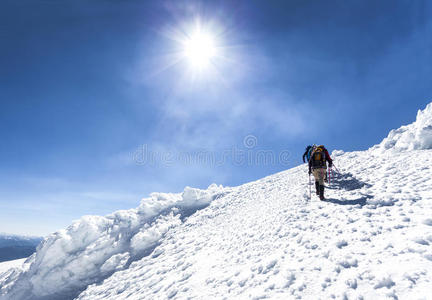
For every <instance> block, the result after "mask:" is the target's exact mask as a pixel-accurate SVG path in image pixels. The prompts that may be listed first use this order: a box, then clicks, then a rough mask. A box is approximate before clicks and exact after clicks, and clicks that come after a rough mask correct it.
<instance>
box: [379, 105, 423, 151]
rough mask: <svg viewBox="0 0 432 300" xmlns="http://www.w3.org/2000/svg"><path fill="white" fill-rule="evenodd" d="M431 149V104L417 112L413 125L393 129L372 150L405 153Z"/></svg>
mask: <svg viewBox="0 0 432 300" xmlns="http://www.w3.org/2000/svg"><path fill="white" fill-rule="evenodd" d="M425 149H432V103H429V104H428V105H427V106H426V108H425V109H424V110H419V111H418V112H417V118H416V121H415V122H414V123H411V124H409V125H405V126H402V127H400V128H399V129H393V130H392V131H390V133H389V135H388V136H387V137H386V138H385V139H384V140H383V141H382V142H381V143H380V144H379V145H376V146H374V147H372V150H375V151H379V152H383V151H386V150H396V151H406V150H408V151H409V150H425Z"/></svg>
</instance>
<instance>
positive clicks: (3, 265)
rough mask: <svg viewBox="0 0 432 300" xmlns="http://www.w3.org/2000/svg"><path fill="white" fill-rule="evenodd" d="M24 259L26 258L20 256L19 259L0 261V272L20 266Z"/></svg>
mask: <svg viewBox="0 0 432 300" xmlns="http://www.w3.org/2000/svg"><path fill="white" fill-rule="evenodd" d="M25 260H26V258H21V259H15V260H9V261H4V262H0V274H2V273H4V272H6V271H8V270H9V269H11V268H20V267H21V266H22V264H23V263H24V261H25Z"/></svg>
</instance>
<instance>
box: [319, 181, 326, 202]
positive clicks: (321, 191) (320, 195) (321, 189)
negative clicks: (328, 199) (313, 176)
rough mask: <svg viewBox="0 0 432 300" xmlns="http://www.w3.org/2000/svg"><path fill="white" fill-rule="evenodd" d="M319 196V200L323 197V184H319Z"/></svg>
mask: <svg viewBox="0 0 432 300" xmlns="http://www.w3.org/2000/svg"><path fill="white" fill-rule="evenodd" d="M319 197H320V200H324V199H325V198H324V186H323V185H320V187H319Z"/></svg>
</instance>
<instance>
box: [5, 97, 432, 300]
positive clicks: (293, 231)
mask: <svg viewBox="0 0 432 300" xmlns="http://www.w3.org/2000/svg"><path fill="white" fill-rule="evenodd" d="M431 114H432V106H431V105H428V107H427V109H426V110H425V111H424V112H420V113H419V114H418V119H417V121H416V122H415V123H413V124H411V125H408V126H404V127H403V128H405V129H404V131H403V132H402V131H401V132H400V135H395V134H390V135H389V137H388V138H387V139H385V140H384V141H383V142H382V143H381V144H380V145H377V146H376V147H373V148H371V149H370V150H368V151H361V152H360V151H359V152H343V151H335V152H333V155H334V159H335V165H336V167H337V168H338V169H339V171H340V173H338V172H335V174H334V178H333V183H332V184H331V186H330V187H329V188H328V189H326V196H327V200H326V201H323V202H322V201H319V199H318V198H317V197H316V196H315V195H312V199H311V200H309V187H308V175H307V167H306V166H305V165H302V166H299V167H296V168H293V169H290V170H287V171H285V172H281V173H278V174H275V175H272V176H269V177H266V178H263V179H261V180H258V181H256V182H251V183H248V184H244V185H241V186H238V187H234V188H222V187H218V186H216V185H212V186H210V187H209V189H207V190H199V189H192V188H186V189H185V191H184V192H183V193H182V194H162V193H157V194H156V193H155V194H152V195H151V197H150V198H148V199H144V200H143V201H142V203H141V205H140V206H139V207H138V208H136V209H131V210H127V211H118V212H115V213H113V214H112V215H109V216H106V217H97V216H85V217H83V218H82V219H81V220H79V221H77V222H75V223H74V224H72V225H71V226H70V227H69V228H67V229H66V230H62V231H59V232H57V233H55V234H53V235H51V236H49V237H48V238H47V239H45V241H44V242H43V243H42V244H41V245H39V247H38V249H37V252H36V253H35V254H34V255H33V256H32V257H30V258H29V259H28V260H27V261H26V263H25V264H24V267H23V268H22V269H12V271H11V270H9V271H7V272H6V273H3V274H0V288H1V290H0V299H72V298H76V299H92V300H93V299H126V298H128V299H129V298H130V299H188V298H191V299H264V298H267V299H296V298H299V299H300V298H305V299H331V298H335V299H387V298H392V299H427V298H429V297H430V292H431V286H432V218H431V216H432V191H431V186H432V172H431V171H432V150H431V149H430V148H431V147H430V145H429V146H428V141H429V140H428V129H427V126H429V125H427V124H428V123H427V122H429V121H428V120H430V119H432V115H431ZM417 122H419V124H417ZM420 123H421V124H420ZM419 128H420V129H419ZM425 128H426V129H425ZM404 132H407V133H404ZM413 132H415V134H414V133H413ZM411 133H412V134H413V135H412V134H411ZM397 136H398V137H399V138H400V139H402V141H403V142H399V140H398V139H397ZM405 136H409V137H410V138H406V137H405ZM390 140H392V141H394V143H393V142H389V141H390ZM390 144H391V145H392V146H388V145H390Z"/></svg>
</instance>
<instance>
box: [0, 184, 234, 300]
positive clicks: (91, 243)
mask: <svg viewBox="0 0 432 300" xmlns="http://www.w3.org/2000/svg"><path fill="white" fill-rule="evenodd" d="M227 192H228V189H224V188H223V187H222V186H217V185H215V184H213V185H211V186H209V188H208V189H207V190H200V189H194V188H190V187H186V188H185V189H184V191H183V193H181V194H168V193H153V194H151V197H150V198H147V199H143V200H142V202H141V204H140V206H139V207H137V208H136V209H130V210H121V211H117V212H114V213H113V214H111V215H108V216H105V217H102V216H84V217H82V218H81V219H80V220H78V221H76V222H74V223H73V224H72V225H71V226H69V227H68V228H67V229H65V230H60V231H58V232H56V233H54V234H52V235H50V236H48V237H47V238H46V239H45V240H44V241H42V243H41V244H40V245H39V246H38V247H37V251H36V253H35V254H33V255H32V256H30V257H29V258H28V259H27V260H26V262H25V263H24V266H25V267H24V268H22V269H21V268H16V269H12V270H10V271H9V272H7V273H4V274H0V288H1V290H0V299H72V298H74V297H75V296H76V295H77V294H78V293H79V292H80V291H81V290H83V289H85V287H86V286H88V285H89V284H92V283H97V282H100V281H101V280H103V279H104V278H107V277H108V276H110V275H111V274H112V273H114V272H116V271H119V270H122V269H124V268H126V267H127V266H128V265H129V264H130V263H131V262H133V261H135V260H138V259H141V258H142V257H144V256H145V255H148V254H149V253H151V252H152V250H153V249H154V247H155V246H156V245H157V244H158V242H159V240H160V239H161V238H162V237H163V235H164V234H166V232H167V231H169V230H170V229H172V228H173V227H175V226H178V225H179V224H181V223H182V220H183V219H184V218H185V217H187V216H188V215H191V214H193V213H194V212H195V211H196V210H198V209H202V208H204V207H205V206H207V205H208V204H209V203H210V202H211V201H213V200H214V199H217V198H218V197H220V196H222V195H224V194H225V193H227Z"/></svg>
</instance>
